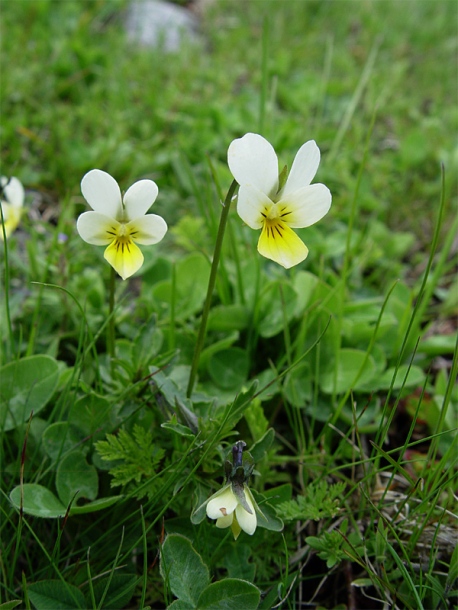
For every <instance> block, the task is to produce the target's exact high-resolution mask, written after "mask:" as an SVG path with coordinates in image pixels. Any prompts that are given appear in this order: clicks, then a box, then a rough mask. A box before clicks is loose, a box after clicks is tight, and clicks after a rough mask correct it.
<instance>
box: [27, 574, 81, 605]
mask: <svg viewBox="0 0 458 610" xmlns="http://www.w3.org/2000/svg"><path fill="white" fill-rule="evenodd" d="M27 592H28V594H29V597H30V600H31V602H32V603H33V605H34V606H35V608H36V609H37V610H74V609H75V610H76V609H78V608H86V607H87V606H86V602H85V600H84V595H83V594H82V593H81V591H80V590H79V589H77V588H76V587H75V586H73V585H69V584H68V583H65V582H62V581H61V580H42V581H40V582H35V583H33V584H31V585H29V586H28V588H27Z"/></svg>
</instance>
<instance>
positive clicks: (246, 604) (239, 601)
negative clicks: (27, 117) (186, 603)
mask: <svg viewBox="0 0 458 610" xmlns="http://www.w3.org/2000/svg"><path fill="white" fill-rule="evenodd" d="M260 599H261V592H260V591H259V589H258V588H257V587H255V586H254V585H253V584H251V582H247V581H246V580H240V579H238V578H225V579H224V580H220V581H218V582H214V583H212V584H211V585H209V586H208V587H207V588H206V589H205V590H204V591H203V592H202V595H201V596H200V597H199V601H198V604H197V607H198V608H199V610H241V608H243V610H256V608H257V607H258V605H259V601H260Z"/></svg>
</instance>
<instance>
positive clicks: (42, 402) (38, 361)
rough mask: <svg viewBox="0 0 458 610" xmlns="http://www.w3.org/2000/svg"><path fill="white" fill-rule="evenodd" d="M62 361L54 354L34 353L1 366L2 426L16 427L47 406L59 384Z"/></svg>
mask: <svg viewBox="0 0 458 610" xmlns="http://www.w3.org/2000/svg"><path fill="white" fill-rule="evenodd" d="M58 379H59V365H58V364H57V362H56V361H55V360H54V358H51V357H50V356H30V357H29V358H22V360H16V361H15V362H10V363H8V364H6V365H5V366H3V367H2V368H1V369H0V430H4V431H6V430H13V429H14V428H16V427H17V426H19V425H20V424H23V423H24V422H25V421H27V420H28V419H29V417H30V414H31V413H32V411H33V413H34V414H35V415H36V414H37V413H39V411H41V410H42V409H43V407H45V406H46V403H47V402H48V401H49V400H50V398H51V397H52V395H53V394H54V391H55V389H56V387H57V382H58Z"/></svg>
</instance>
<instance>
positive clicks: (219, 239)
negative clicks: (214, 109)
mask: <svg viewBox="0 0 458 610" xmlns="http://www.w3.org/2000/svg"><path fill="white" fill-rule="evenodd" d="M236 188H237V182H236V181H235V180H233V181H232V184H231V186H230V187H229V190H228V192H227V195H226V199H225V200H224V204H223V210H222V212H221V218H220V221H219V227H218V234H217V236H216V243H215V250H214V252H213V261H212V266H211V270H210V278H209V280H208V288H207V296H206V298H205V303H204V309H203V311H202V318H201V320H200V327H199V334H198V335H197V341H196V348H195V350H194V356H193V359H192V364H191V373H190V375H189V382H188V389H187V392H186V395H187V397H188V398H190V397H191V394H192V389H193V387H194V383H195V381H196V375H197V369H198V367H199V359H200V352H201V351H202V347H203V345H204V340H205V331H206V329H207V320H208V314H209V313H210V305H211V300H212V295H213V290H214V288H215V283H216V274H217V271H218V264H219V259H220V255H221V247H222V245H223V238H224V231H225V230H226V224H227V219H228V216H229V209H230V207H231V201H232V197H233V196H234V192H235V189H236Z"/></svg>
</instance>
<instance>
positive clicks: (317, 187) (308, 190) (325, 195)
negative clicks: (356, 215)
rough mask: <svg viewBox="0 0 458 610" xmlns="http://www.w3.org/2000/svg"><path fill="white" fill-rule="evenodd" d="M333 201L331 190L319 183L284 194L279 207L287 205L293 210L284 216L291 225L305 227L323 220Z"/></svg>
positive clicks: (287, 207) (278, 204) (288, 208)
mask: <svg viewBox="0 0 458 610" xmlns="http://www.w3.org/2000/svg"><path fill="white" fill-rule="evenodd" d="M331 201H332V197H331V191H330V190H329V189H328V187H327V186H325V185H324V184H319V183H318V184H310V185H309V186H305V187H304V188H302V189H300V190H298V191H295V192H294V193H290V194H289V195H286V196H285V195H283V197H282V198H281V199H280V201H279V202H278V203H277V207H278V208H282V207H283V206H285V207H286V209H287V210H291V213H290V214H288V215H287V216H284V217H283V220H284V221H285V222H286V223H287V224H288V225H289V226H290V227H296V228H303V227H309V226H310V225H313V224H315V223H316V222H318V221H319V220H321V218H323V216H325V214H327V213H328V212H329V208H330V207H331Z"/></svg>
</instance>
